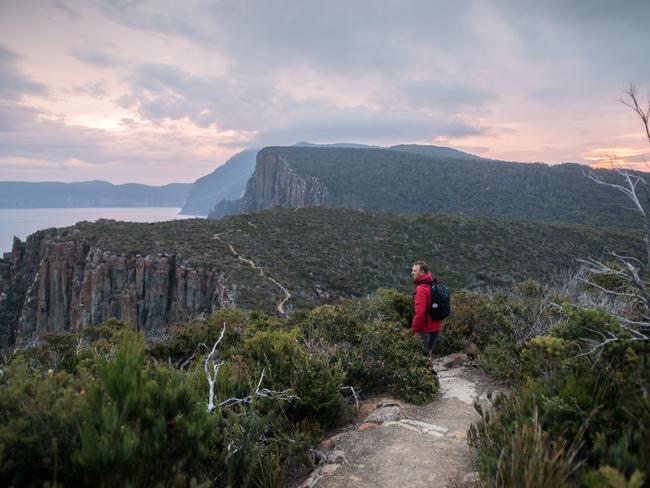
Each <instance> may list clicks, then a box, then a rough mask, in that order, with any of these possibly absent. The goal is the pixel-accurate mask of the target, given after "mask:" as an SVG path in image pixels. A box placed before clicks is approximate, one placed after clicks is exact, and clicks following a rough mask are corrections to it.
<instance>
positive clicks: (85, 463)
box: [73, 333, 216, 486]
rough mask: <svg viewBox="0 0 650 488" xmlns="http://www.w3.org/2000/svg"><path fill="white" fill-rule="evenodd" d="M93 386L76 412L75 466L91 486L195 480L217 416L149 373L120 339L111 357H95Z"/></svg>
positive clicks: (180, 387) (177, 385) (173, 381)
mask: <svg viewBox="0 0 650 488" xmlns="http://www.w3.org/2000/svg"><path fill="white" fill-rule="evenodd" d="M99 361H100V364H99V367H98V372H99V378H98V380H99V381H98V382H93V384H92V385H89V388H88V391H87V393H86V395H85V398H86V401H85V403H84V404H83V405H82V409H81V412H82V416H83V422H82V427H81V432H80V438H81V439H80V446H79V448H78V449H77V450H75V452H74V454H73V461H74V463H75V464H76V465H78V466H79V468H80V470H81V471H82V472H83V479H84V483H85V484H90V485H93V486H117V485H122V486H145V485H146V486H152V485H156V484H158V483H163V484H164V483H166V482H169V481H170V480H172V479H173V480H177V481H181V480H183V483H188V482H189V480H190V479H191V478H193V477H195V476H196V475H197V474H199V473H200V470H201V466H202V464H203V463H204V462H205V461H207V459H208V455H209V451H208V449H206V447H205V444H206V441H207V439H208V438H209V436H210V434H211V432H212V430H213V429H214V428H215V426H216V417H215V416H211V415H209V414H208V412H207V411H206V410H205V409H204V408H202V407H201V406H200V405H199V401H198V398H197V397H196V396H195V395H194V394H193V392H192V391H191V390H190V389H189V388H188V387H187V386H185V384H184V381H183V376H182V375H181V374H180V373H178V372H174V371H169V370H167V369H164V368H158V369H156V370H153V371H149V370H148V368H147V367H146V364H145V357H144V344H143V343H142V339H140V338H139V337H138V336H136V335H135V334H133V333H129V334H124V336H123V337H122V338H121V340H120V342H119V343H118V345H117V348H116V351H115V357H113V358H108V359H107V358H100V359H99Z"/></svg>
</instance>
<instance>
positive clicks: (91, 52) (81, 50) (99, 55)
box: [68, 46, 118, 68]
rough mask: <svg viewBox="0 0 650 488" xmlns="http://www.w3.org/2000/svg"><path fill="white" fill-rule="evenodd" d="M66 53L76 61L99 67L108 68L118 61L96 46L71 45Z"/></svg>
mask: <svg viewBox="0 0 650 488" xmlns="http://www.w3.org/2000/svg"><path fill="white" fill-rule="evenodd" d="M68 54H69V55H70V56H72V57H73V58H75V59H76V60H77V61H81V62H82V63H85V64H89V65H91V66H96V67H99V68H109V67H112V66H114V65H116V64H117V63H118V61H117V59H116V58H115V57H113V56H112V55H110V54H109V53H107V52H106V51H104V50H102V49H99V48H97V47H87V46H77V47H72V48H70V49H68Z"/></svg>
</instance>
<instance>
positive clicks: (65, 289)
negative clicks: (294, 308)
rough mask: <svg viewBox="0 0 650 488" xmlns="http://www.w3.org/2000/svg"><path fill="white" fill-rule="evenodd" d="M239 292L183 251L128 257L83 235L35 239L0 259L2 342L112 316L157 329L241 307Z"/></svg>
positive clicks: (148, 329)
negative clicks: (237, 300) (97, 245)
mask: <svg viewBox="0 0 650 488" xmlns="http://www.w3.org/2000/svg"><path fill="white" fill-rule="evenodd" d="M235 296H236V287H235V286H234V285H229V284H228V283H226V280H225V277H224V273H223V272H222V271H220V270H218V269H214V268H208V267H201V266H196V265H187V264H185V263H184V262H183V259H182V257H180V256H178V255H176V254H169V255H164V254H158V255H156V256H140V255H137V256H124V255H117V254H115V253H112V252H109V251H101V250H100V249H98V248H94V247H92V246H91V244H90V243H89V242H87V241H84V240H74V241H64V242H59V241H55V240H48V239H31V237H30V240H28V242H27V243H21V242H20V241H17V242H16V243H14V250H13V252H12V253H11V254H7V255H6V256H5V259H3V260H0V320H1V322H0V341H2V342H4V343H12V342H14V341H15V340H16V339H21V338H26V337H29V336H32V335H35V334H36V335H38V334H42V333H44V332H47V331H60V330H70V331H78V330H80V329H83V328H84V327H88V326H91V325H96V324H100V323H102V322H104V321H106V320H107V319H109V318H111V317H116V318H118V319H121V320H124V321H126V322H129V323H131V324H133V325H135V327H136V328H137V329H138V330H143V331H146V332H147V333H154V334H155V333H156V332H158V331H161V330H162V329H164V328H165V327H166V326H167V325H169V324H171V323H175V322H182V321H186V320H188V319H190V318H192V317H194V316H197V315H199V314H201V313H211V312H213V311H214V310H216V309H218V308H227V307H234V305H235Z"/></svg>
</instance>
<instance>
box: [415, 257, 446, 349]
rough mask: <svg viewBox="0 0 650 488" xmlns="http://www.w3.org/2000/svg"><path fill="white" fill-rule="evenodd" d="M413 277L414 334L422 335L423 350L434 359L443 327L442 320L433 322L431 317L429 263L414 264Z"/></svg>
mask: <svg viewBox="0 0 650 488" xmlns="http://www.w3.org/2000/svg"><path fill="white" fill-rule="evenodd" d="M411 277H412V278H413V283H415V293H414V294H413V305H414V308H415V315H414V317H413V324H412V329H413V333H414V334H420V337H422V350H423V352H424V355H425V356H429V357H432V356H433V349H434V347H435V345H436V339H437V338H438V333H439V332H440V328H441V327H442V320H433V319H432V318H431V316H430V315H429V308H430V307H431V284H432V283H433V278H432V277H431V272H430V271H429V267H428V266H427V263H425V262H423V261H417V262H416V263H413V267H412V268H411Z"/></svg>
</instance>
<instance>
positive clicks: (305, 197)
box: [241, 149, 328, 212]
mask: <svg viewBox="0 0 650 488" xmlns="http://www.w3.org/2000/svg"><path fill="white" fill-rule="evenodd" d="M327 193H328V190H327V187H326V186H325V183H323V181H322V180H320V179H318V178H316V177H308V178H303V177H302V176H300V175H299V174H298V173H297V172H296V170H295V169H294V168H292V167H291V165H290V164H289V162H288V161H287V157H286V156H285V155H284V154H283V153H282V152H281V151H279V150H276V149H264V150H262V151H260V152H259V153H257V164H256V167H255V173H254V174H253V176H252V177H251V178H250V179H249V180H248V185H247V187H246V193H245V195H244V197H243V198H242V203H241V210H242V211H243V212H252V211H256V210H262V209H265V208H271V207H276V206H280V207H291V208H304V207H317V206H320V205H323V204H324V203H325V201H326V200H327Z"/></svg>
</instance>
